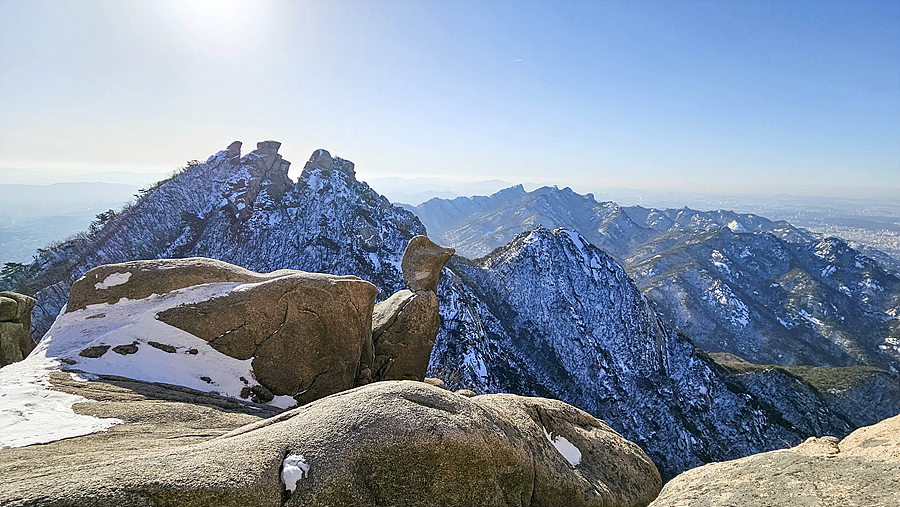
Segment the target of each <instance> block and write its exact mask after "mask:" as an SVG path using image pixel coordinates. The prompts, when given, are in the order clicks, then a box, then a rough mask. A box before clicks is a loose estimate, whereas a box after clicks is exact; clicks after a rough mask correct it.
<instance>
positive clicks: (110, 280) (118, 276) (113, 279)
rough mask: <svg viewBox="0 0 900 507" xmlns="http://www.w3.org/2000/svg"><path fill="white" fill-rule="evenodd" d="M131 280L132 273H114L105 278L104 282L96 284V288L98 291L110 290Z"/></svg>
mask: <svg viewBox="0 0 900 507" xmlns="http://www.w3.org/2000/svg"><path fill="white" fill-rule="evenodd" d="M129 278H131V273H112V274H110V275H109V276H107V277H106V278H104V279H103V281H102V282H97V283H95V284H94V288H96V289H97V290H103V289H108V288H110V287H115V286H116V285H122V284H123V283H125V282H127V281H128V279H129Z"/></svg>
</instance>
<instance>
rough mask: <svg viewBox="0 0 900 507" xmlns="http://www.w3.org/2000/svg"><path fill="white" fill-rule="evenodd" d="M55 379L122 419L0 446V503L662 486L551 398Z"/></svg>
mask: <svg viewBox="0 0 900 507" xmlns="http://www.w3.org/2000/svg"><path fill="white" fill-rule="evenodd" d="M53 382H54V384H55V385H56V386H57V388H58V389H62V390H65V391H69V392H73V393H77V394H82V395H85V396H88V397H93V398H94V399H98V400H104V401H103V402H102V403H82V404H79V405H78V406H77V410H79V411H80V412H82V413H86V414H96V415H103V416H114V417H118V418H120V419H121V420H123V421H124V422H125V424H120V425H118V426H114V427H112V428H111V429H110V430H109V431H108V432H107V433H97V434H93V435H87V436H83V437H79V438H73V439H66V440H60V441H56V442H52V443H49V444H45V445H39V446H29V447H21V448H15V449H4V450H0V474H2V475H3V477H4V487H3V488H2V489H0V503H2V504H3V505H5V506H10V507H13V506H17V507H21V506H37V505H40V506H48V505H63V504H64V505H69V506H79V505H95V506H116V507H127V506H132V505H134V506H137V505H146V504H147V503H148V502H150V503H152V504H160V505H162V504H165V505H184V506H198V507H199V506H213V505H216V506H218V505H245V506H281V505H311V506H315V505H345V506H375V505H409V506H418V505H421V506H430V505H447V506H464V505H474V504H477V505H486V506H491V505H496V506H506V505H521V506H529V505H533V506H537V505H545V506H629V507H631V506H634V507H639V506H645V505H647V503H649V502H650V501H651V500H652V499H653V498H654V497H655V496H656V494H657V493H658V492H659V489H660V487H661V481H660V478H659V474H658V473H657V471H656V469H655V467H654V466H653V463H652V462H651V461H650V460H649V459H648V458H647V456H646V455H645V454H644V453H643V452H642V451H641V450H640V448H638V447H637V446H636V445H634V444H632V443H630V442H628V441H626V440H625V439H623V438H622V437H621V436H619V435H618V434H616V433H615V432H614V431H612V430H611V429H610V428H609V426H607V425H606V424H605V423H604V422H603V421H600V420H597V419H595V418H594V417H591V416H590V415H588V414H586V413H584V412H582V411H580V410H578V409H576V408H574V407H571V406H568V405H566V404H564V403H562V402H559V401H556V400H546V399H539V398H522V397H518V396H514V395H489V396H479V397H476V398H471V399H469V398H465V397H463V396H459V395H456V394H453V393H450V392H449V391H446V390H443V389H440V388H437V387H433V386H430V385H427V384H425V383H422V382H379V383H375V384H372V385H369V386H364V387H361V388H357V389H355V390H352V391H348V392H345V393H341V394H338V395H334V396H330V397H327V398H323V399H321V400H318V401H316V402H313V403H310V404H308V405H305V406H304V407H301V408H298V409H295V410H291V411H288V412H284V413H282V414H280V415H277V416H275V417H271V418H269V419H264V420H258V421H257V422H253V421H254V419H257V417H258V415H257V414H258V413H259V411H258V410H254V409H257V408H258V407H249V406H248V407H242V406H240V405H235V404H231V405H229V404H228V403H227V400H224V399H221V398H218V397H216V396H214V395H204V394H202V393H197V392H189V391H187V390H173V389H170V388H166V387H164V386H153V385H148V384H143V383H136V382H129V381H119V380H112V379H97V380H93V381H80V382H79V381H75V380H72V379H69V378H68V376H64V375H57V376H55V377H54V379H53ZM188 400H190V403H184V402H185V401H188ZM260 415H271V413H262V414H260ZM248 423H249V424H248ZM242 424H243V425H244V426H240V427H237V426H239V425H242ZM229 430H232V431H230V432H229ZM48 457H52V459H48Z"/></svg>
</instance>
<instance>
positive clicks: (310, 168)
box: [300, 148, 356, 181]
mask: <svg viewBox="0 0 900 507" xmlns="http://www.w3.org/2000/svg"><path fill="white" fill-rule="evenodd" d="M354 167H355V166H354V165H353V162H350V161H349V160H344V159H342V158H340V157H333V156H331V153H328V150H323V149H321V148H319V149H318V150H316V151H314V152H313V153H312V155H310V157H309V161H308V162H306V165H304V166H303V174H301V175H300V180H301V181H306V180H308V179H309V177H310V176H311V175H312V174H313V173H315V172H316V171H319V172H321V173H322V175H324V176H326V177H327V176H330V174H331V172H332V171H338V172H340V173H343V174H345V175H347V176H349V177H350V178H351V180H352V181H356V171H355V169H354Z"/></svg>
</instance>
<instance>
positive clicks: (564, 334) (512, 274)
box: [431, 228, 851, 476]
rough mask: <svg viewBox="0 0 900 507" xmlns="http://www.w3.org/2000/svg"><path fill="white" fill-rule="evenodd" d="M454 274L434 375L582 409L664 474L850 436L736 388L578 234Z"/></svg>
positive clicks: (510, 251) (821, 416)
mask: <svg viewBox="0 0 900 507" xmlns="http://www.w3.org/2000/svg"><path fill="white" fill-rule="evenodd" d="M452 269H453V272H454V273H455V274H456V276H451V277H449V279H448V281H447V282H446V283H444V284H443V287H442V289H443V290H442V293H441V297H442V303H443V304H444V310H443V314H444V322H443V329H442V333H441V335H440V337H439V340H438V343H437V344H436V345H435V349H434V351H433V353H432V365H431V368H432V373H433V374H435V375H439V376H441V377H442V378H444V379H445V381H446V382H448V383H450V384H451V385H453V387H458V386H459V387H462V386H465V387H470V388H474V389H475V390H476V391H480V392H494V391H512V392H520V393H527V394H534V395H548V394H551V395H553V396H557V397H559V398H560V399H562V400H564V401H566V402H568V403H572V404H574V405H576V406H579V407H582V408H583V409H585V410H587V411H589V412H591V413H593V414H597V415H598V416H600V417H602V418H603V419H605V420H606V421H607V422H609V423H610V424H611V425H612V426H613V427H614V428H615V429H616V430H617V431H620V432H621V433H622V434H623V435H625V436H626V437H627V438H629V439H630V440H632V441H635V442H637V443H639V444H640V445H641V446H642V447H643V448H644V449H646V450H647V452H648V453H649V454H650V456H651V457H653V459H654V461H656V463H657V465H658V466H660V469H661V470H662V472H663V475H664V476H671V475H672V474H674V473H676V472H678V471H681V470H685V469H688V468H692V467H694V466H698V465H700V464H702V463H706V462H709V461H721V460H725V459H731V457H736V456H746V455H749V454H753V453H756V452H761V451H763V450H767V449H774V448H778V447H781V446H783V445H784V444H783V443H784V442H789V443H792V444H796V443H799V442H800V441H802V439H803V438H805V436H808V435H811V434H818V432H823V434H840V435H845V434H847V433H848V432H849V431H850V430H851V428H850V426H849V425H848V424H847V423H846V421H844V420H842V419H840V418H839V417H837V416H836V415H835V414H833V413H832V412H831V411H830V409H829V408H828V407H827V405H825V404H824V402H823V401H822V400H820V399H819V398H818V397H816V396H815V395H814V394H811V393H804V394H809V398H808V399H807V400H806V401H808V402H809V403H811V404H814V405H816V406H817V407H819V408H821V410H817V411H814V412H806V408H807V407H806V406H802V405H800V406H793V405H784V406H777V405H776V404H775V403H772V402H770V401H767V400H766V399H765V398H763V397H760V396H757V395H755V394H754V393H753V392H751V391H748V390H747V389H744V388H742V387H741V386H740V385H738V384H737V383H735V382H733V380H732V379H731V378H730V376H729V375H728V374H727V373H725V372H724V370H722V369H721V368H718V367H717V366H716V365H715V364H714V363H713V362H712V361H711V360H709V359H708V358H707V357H706V356H705V355H703V354H701V353H699V352H698V351H697V350H696V349H695V348H694V347H693V345H692V344H691V343H690V341H689V340H687V339H686V338H685V337H683V336H682V335H680V334H678V333H676V332H673V331H672V330H671V329H669V328H668V327H667V326H665V325H664V324H663V323H662V322H661V321H660V320H659V319H658V318H657V316H656V314H655V312H654V311H653V310H652V308H651V307H650V305H649V304H648V302H647V300H646V299H645V298H644V297H643V296H642V295H641V293H640V291H639V290H638V289H637V287H636V286H635V285H634V283H633V282H631V280H630V279H629V278H628V276H627V274H626V273H625V271H624V269H623V268H622V267H621V266H620V265H619V264H618V263H616V262H615V261H614V260H613V259H612V258H611V257H610V256H609V255H607V254H605V253H604V252H602V251H600V250H599V249H597V248H596V247H594V246H593V245H591V244H590V243H588V242H587V241H586V240H585V239H584V238H583V237H581V236H580V235H578V234H577V233H574V232H571V231H566V230H563V229H559V230H556V231H549V230H547V229H544V228H537V229H535V230H534V231H531V232H529V233H526V234H523V235H520V236H519V237H517V238H516V239H514V240H513V241H512V242H511V243H510V244H509V245H507V246H505V247H503V248H501V249H498V250H496V251H494V252H493V253H492V254H491V255H489V256H488V257H486V258H483V259H480V260H479V261H477V262H471V261H465V260H459V261H456V262H455V263H453V264H452ZM454 384H455V385H454Z"/></svg>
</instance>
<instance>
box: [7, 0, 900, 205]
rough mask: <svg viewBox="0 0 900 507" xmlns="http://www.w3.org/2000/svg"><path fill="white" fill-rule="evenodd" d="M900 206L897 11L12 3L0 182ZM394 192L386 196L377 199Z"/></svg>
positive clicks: (233, 1)
mask: <svg viewBox="0 0 900 507" xmlns="http://www.w3.org/2000/svg"><path fill="white" fill-rule="evenodd" d="M264 139H275V140H278V141H281V142H282V143H283V146H282V148H281V151H280V153H281V154H282V155H283V156H284V157H285V158H286V159H288V160H291V161H292V162H293V169H292V176H295V177H296V176H297V175H298V174H299V169H300V168H301V167H302V165H303V163H304V162H305V160H306V159H308V157H309V154H310V153H312V151H313V150H315V149H317V148H325V149H327V150H329V151H330V152H331V153H332V154H333V155H337V156H340V157H343V158H346V159H349V160H352V161H353V162H354V163H355V164H356V168H357V173H358V176H359V177H360V178H361V179H365V178H366V177H370V178H375V177H387V176H400V177H407V178H410V177H436V178H445V179H453V180H460V181H476V180H486V179H492V178H497V179H501V180H505V181H511V182H520V181H521V182H526V181H534V182H552V183H558V184H560V185H561V186H562V185H569V186H572V188H573V189H576V190H579V191H584V192H587V191H602V189H603V188H607V187H626V188H647V189H655V190H674V191H698V192H700V191H702V192H727V193H791V194H798V195H832V196H846V197H865V196H881V197H886V198H889V199H897V200H900V2H897V1H888V2H877V1H853V2H831V1H815V2H805V1H800V0H797V1H790V2H781V1H777V2H776V1H772V2H763V1H735V2H732V1H713V2H707V1H702V0H691V1H687V2H680V1H677V0H669V1H662V2H656V1H631V2H619V1H590V2H576V1H553V2H529V1H515V2H505V1H492V0H486V1H480V2H469V1H463V0H444V1H387V0H385V1H378V2H368V1H363V0H356V1H328V2H301V1H265V0H256V1H252V2H243V1H237V0H215V1H213V0H193V1H192V0H177V1H168V0H165V1H164V0H158V1H128V0H114V1H87V0H84V1H78V2H69V1H41V0H29V1H18V0H0V168H15V169H20V170H23V171H35V170H52V171H57V172H66V171H69V172H72V173H75V172H101V171H122V170H124V171H135V172H166V171H170V170H172V169H175V168H176V167H179V166H182V165H184V163H185V162H186V161H187V160H191V159H201V160H202V159H205V158H206V157H208V156H209V155H211V154H213V153H215V152H217V151H218V150H221V149H224V148H225V147H226V146H227V145H228V144H229V143H230V142H231V141H233V140H240V141H242V142H244V152H245V153H246V152H248V151H249V150H250V149H252V148H253V147H255V143H256V142H257V141H260V140H264ZM376 190H377V189H376Z"/></svg>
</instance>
